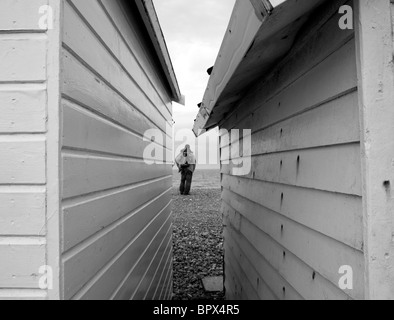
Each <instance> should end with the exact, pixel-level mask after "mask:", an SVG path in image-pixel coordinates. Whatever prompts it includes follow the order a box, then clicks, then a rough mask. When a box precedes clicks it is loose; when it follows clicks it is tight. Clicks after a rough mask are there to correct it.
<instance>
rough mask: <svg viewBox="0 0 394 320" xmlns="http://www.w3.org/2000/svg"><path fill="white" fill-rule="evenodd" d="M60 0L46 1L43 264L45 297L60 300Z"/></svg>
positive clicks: (61, 2)
mask: <svg viewBox="0 0 394 320" xmlns="http://www.w3.org/2000/svg"><path fill="white" fill-rule="evenodd" d="M63 1H64V0H48V2H49V5H50V6H51V8H52V9H53V29H52V30H48V32H47V34H48V44H47V108H48V121H47V126H48V133H47V229H48V234H47V263H48V266H50V267H51V268H52V270H53V289H52V290H48V299H50V300H58V299H62V289H61V281H60V279H61V266H60V244H61V243H60V241H61V238H60V194H61V191H60V159H61V156H60V151H61V145H60V144H61V132H60V123H61V122H60V47H61V39H60V37H61V16H62V14H61V12H62V6H63Z"/></svg>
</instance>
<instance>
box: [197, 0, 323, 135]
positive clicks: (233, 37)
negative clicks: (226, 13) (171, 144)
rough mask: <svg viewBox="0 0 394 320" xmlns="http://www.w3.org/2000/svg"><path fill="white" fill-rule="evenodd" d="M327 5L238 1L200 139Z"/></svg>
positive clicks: (297, 0)
mask: <svg viewBox="0 0 394 320" xmlns="http://www.w3.org/2000/svg"><path fill="white" fill-rule="evenodd" d="M325 1H326V0H313V1H311V0H287V1H285V2H284V3H282V4H281V5H279V6H277V7H275V8H273V6H272V5H271V4H270V2H269V1H268V0H237V2H236V4H235V7H234V11H233V14H232V17H231V20H230V24H229V27H228V29H227V32H226V35H225V37H224V40H223V44H222V46H221V49H220V52H219V55H218V58H217V60H216V63H215V66H214V69H213V72H212V74H211V77H210V79H209V83H208V87H207V89H206V92H205V95H204V99H203V102H202V104H201V107H200V111H199V113H198V115H197V118H196V120H195V125H194V129H193V131H194V133H195V134H196V136H198V135H201V134H203V133H204V132H206V131H208V130H210V129H213V128H215V127H217V126H218V125H219V126H220V124H221V123H222V122H223V120H224V119H225V118H226V117H227V116H228V114H229V113H230V112H231V111H232V110H233V109H234V107H235V106H236V105H237V103H238V101H239V100H240V99H241V98H242V96H243V95H244V94H245V92H246V91H247V90H248V88H250V86H251V85H252V84H253V83H254V82H255V81H256V80H257V79H259V78H261V77H263V76H264V75H265V74H267V73H268V72H269V71H270V70H272V68H273V67H274V66H275V64H276V63H277V62H278V61H279V60H281V59H282V58H283V57H284V56H285V55H286V54H287V53H288V52H289V50H290V49H291V47H292V46H293V44H294V42H295V39H296V36H297V34H298V32H299V30H300V29H301V27H302V26H303V25H304V24H305V22H306V21H307V20H308V18H309V15H310V14H311V12H313V10H315V9H316V8H317V7H319V6H320V5H321V4H322V3H323V2H325Z"/></svg>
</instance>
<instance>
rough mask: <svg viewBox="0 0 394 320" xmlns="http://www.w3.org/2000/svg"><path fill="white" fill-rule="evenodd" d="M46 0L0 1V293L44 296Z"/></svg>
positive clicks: (1, 296) (13, 296)
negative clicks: (41, 285) (40, 23)
mask: <svg viewBox="0 0 394 320" xmlns="http://www.w3.org/2000/svg"><path fill="white" fill-rule="evenodd" d="M46 4H48V0H21V1H13V0H3V1H1V3H0V101H1V103H0V112H1V116H0V153H1V156H0V300H3V299H4V300H7V299H38V300H42V299H46V298H47V292H46V291H45V290H41V289H40V288H39V280H40V277H41V276H42V275H40V274H39V270H40V267H41V266H45V265H47V264H48V261H47V254H46V253H47V247H46V243H47V239H46V235H47V224H46V201H47V192H46V189H47V187H46V183H47V173H46V152H47V81H46V80H47V72H48V70H47V50H48V34H47V32H46V30H41V29H39V26H38V21H39V19H40V14H39V8H40V7H41V6H42V5H46Z"/></svg>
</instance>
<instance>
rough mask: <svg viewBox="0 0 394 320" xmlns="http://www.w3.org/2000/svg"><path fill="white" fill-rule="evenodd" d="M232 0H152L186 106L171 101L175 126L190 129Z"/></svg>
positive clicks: (226, 23)
mask: <svg viewBox="0 0 394 320" xmlns="http://www.w3.org/2000/svg"><path fill="white" fill-rule="evenodd" d="M234 3H235V0H154V4H155V7H156V11H157V14H158V16H159V20H160V24H161V27H162V29H163V33H164V36H165V39H166V42H167V46H168V50H169V51H170V55H171V59H172V63H173V65H174V68H175V73H176V76H177V78H178V82H179V86H180V88H181V91H182V93H183V94H184V95H185V96H186V106H179V105H176V104H174V120H175V122H176V125H175V126H176V129H181V128H188V129H192V127H193V124H194V119H195V118H196V115H197V113H198V108H197V104H198V103H200V102H201V101H202V99H203V95H204V92H205V88H206V86H207V84H208V79H209V76H208V74H207V72H206V70H207V69H208V68H209V67H211V66H213V65H214V63H215V60H216V56H217V55H218V53H219V49H220V45H221V43H222V41H223V37H224V34H225V31H226V28H227V26H228V23H229V21H230V17H231V13H232V10H233V7H234Z"/></svg>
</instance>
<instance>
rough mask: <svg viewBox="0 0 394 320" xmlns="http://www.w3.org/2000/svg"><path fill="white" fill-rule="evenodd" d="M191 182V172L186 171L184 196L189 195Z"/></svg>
mask: <svg viewBox="0 0 394 320" xmlns="http://www.w3.org/2000/svg"><path fill="white" fill-rule="evenodd" d="M192 181H193V172H191V171H189V170H188V171H187V173H186V186H185V195H188V194H189V193H190V189H191V187H192Z"/></svg>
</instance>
